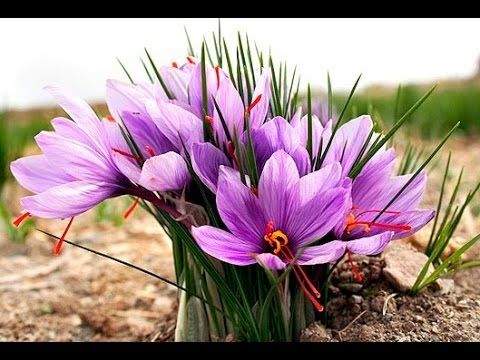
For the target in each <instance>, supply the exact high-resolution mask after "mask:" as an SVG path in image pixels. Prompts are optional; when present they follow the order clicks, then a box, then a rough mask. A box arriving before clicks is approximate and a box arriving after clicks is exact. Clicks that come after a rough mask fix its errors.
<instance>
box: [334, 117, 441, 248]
mask: <svg viewBox="0 0 480 360" xmlns="http://www.w3.org/2000/svg"><path fill="white" fill-rule="evenodd" d="M372 128H373V124H372V119H371V118H370V116H360V117H358V118H356V119H354V120H351V121H349V122H347V123H346V124H344V125H342V126H341V127H340V128H339V130H338V131H337V133H336V134H335V137H334V139H333V141H332V146H331V149H330V150H329V152H328V154H327V155H326V160H325V163H329V162H333V163H336V162H340V163H341V165H342V176H347V175H348V174H349V172H350V170H351V169H352V167H353V165H354V161H355V159H357V160H358V159H359V158H361V157H362V156H361V154H360V152H361V150H362V147H363V145H364V144H365V143H366V141H367V140H368V136H369V134H370V132H371V130H372ZM378 136H380V134H374V136H372V139H373V140H375V139H376V138H377V137H378ZM373 140H371V141H370V145H371V142H372V141H373ZM368 148H369V146H367V147H366V149H367V150H368ZM395 161H396V154H395V151H394V149H393V148H390V149H388V150H385V149H381V150H379V151H378V152H377V153H376V154H375V155H374V156H373V157H372V158H371V159H370V160H369V161H368V162H367V163H366V164H365V166H364V167H363V169H362V171H361V172H360V174H359V175H358V176H357V177H356V178H355V179H354V180H353V183H352V207H351V209H348V211H347V212H346V214H345V217H344V219H343V220H342V221H341V222H340V223H339V224H338V225H337V226H336V227H335V235H336V238H337V239H342V240H345V241H346V246H347V249H348V250H349V251H350V252H352V253H356V254H362V255H375V254H379V253H381V252H382V251H383V250H384V248H385V247H386V246H387V244H388V243H389V242H390V241H391V240H394V239H399V238H403V237H407V236H409V235H411V234H413V233H415V232H416V231H418V230H420V229H421V228H422V227H423V226H425V225H426V224H427V223H428V222H429V221H430V220H431V219H432V218H433V217H434V216H435V211H434V210H419V209H417V207H418V205H419V203H420V201H421V198H422V196H423V193H424V191H425V185H426V180H427V177H426V174H425V172H421V173H420V174H419V175H418V176H417V177H415V179H413V181H412V182H411V183H410V184H409V185H408V186H407V187H406V188H405V189H404V190H403V192H402V193H400V195H399V196H398V197H397V199H396V200H395V201H394V202H393V203H392V204H391V205H390V206H389V207H388V208H385V207H386V206H387V205H388V204H389V203H390V201H391V200H392V199H393V198H394V197H395V196H396V195H397V194H398V193H399V191H400V190H401V189H402V188H403V187H404V186H405V185H406V184H407V182H408V181H409V180H410V179H411V177H412V176H413V174H408V175H403V176H392V172H393V170H394V165H395Z"/></svg>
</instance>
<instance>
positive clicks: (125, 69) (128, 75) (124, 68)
mask: <svg viewBox="0 0 480 360" xmlns="http://www.w3.org/2000/svg"><path fill="white" fill-rule="evenodd" d="M117 61H118V63H119V64H120V66H121V67H122V69H123V72H124V73H125V74H126V75H127V77H128V80H130V82H131V83H132V84H135V82H134V81H133V79H132V77H131V76H130V74H129V73H128V71H127V68H126V67H125V66H123V64H122V62H121V61H120V59H119V58H117Z"/></svg>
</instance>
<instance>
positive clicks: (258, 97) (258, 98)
mask: <svg viewBox="0 0 480 360" xmlns="http://www.w3.org/2000/svg"><path fill="white" fill-rule="evenodd" d="M261 99H262V94H260V95H258V96H257V97H256V98H255V100H253V101H252V102H251V103H250V105H248V106H247V108H246V109H245V112H246V113H247V114H250V111H252V109H253V108H254V107H255V106H256V105H257V104H258V103H259V102H260V100H261Z"/></svg>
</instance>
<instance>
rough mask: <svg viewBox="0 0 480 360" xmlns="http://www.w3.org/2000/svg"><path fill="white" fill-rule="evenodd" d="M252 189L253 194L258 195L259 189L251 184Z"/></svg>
mask: <svg viewBox="0 0 480 360" xmlns="http://www.w3.org/2000/svg"><path fill="white" fill-rule="evenodd" d="M250 191H251V192H252V194H253V195H255V196H258V189H257V188H256V187H255V186H253V185H252V186H250Z"/></svg>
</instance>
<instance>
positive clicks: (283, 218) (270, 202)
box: [258, 150, 299, 235]
mask: <svg viewBox="0 0 480 360" xmlns="http://www.w3.org/2000/svg"><path fill="white" fill-rule="evenodd" d="M298 181H299V174H298V170H297V166H296V165H295V162H294V161H293V159H292V157H291V156H290V155H288V154H287V153H286V152H285V151H283V150H279V151H276V152H275V153H274V154H273V155H272V156H271V157H270V159H269V160H268V161H267V162H266V164H265V167H264V168H263V172H262V175H261V176H260V181H259V184H258V199H259V201H260V204H261V206H262V209H263V212H264V214H265V216H266V217H267V219H266V220H267V221H273V224H274V226H275V228H276V229H280V230H282V231H284V232H285V230H287V227H288V224H289V222H290V219H291V218H292V214H295V212H296V210H297V208H298V203H299V199H298V188H297V186H298ZM262 235H263V234H262ZM289 235H290V234H289Z"/></svg>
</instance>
